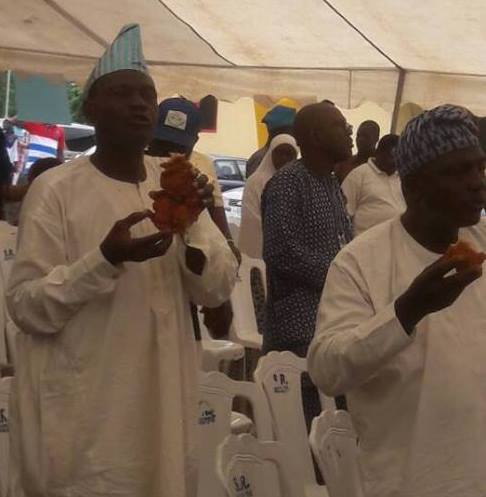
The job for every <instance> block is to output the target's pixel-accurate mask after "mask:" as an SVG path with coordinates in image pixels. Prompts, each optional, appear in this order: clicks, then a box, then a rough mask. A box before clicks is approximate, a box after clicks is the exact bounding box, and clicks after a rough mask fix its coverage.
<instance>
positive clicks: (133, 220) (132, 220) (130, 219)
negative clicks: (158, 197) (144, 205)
mask: <svg viewBox="0 0 486 497" xmlns="http://www.w3.org/2000/svg"><path fill="white" fill-rule="evenodd" d="M151 215H152V212H151V211H149V210H148V209H147V210H145V211H139V212H133V213H132V214H130V215H129V216H127V217H126V218H125V219H121V220H120V221H118V224H119V225H122V226H123V227H125V228H131V227H132V226H135V225H136V224H138V223H139V222H141V221H143V220H144V219H147V218H148V217H150V216H151Z"/></svg>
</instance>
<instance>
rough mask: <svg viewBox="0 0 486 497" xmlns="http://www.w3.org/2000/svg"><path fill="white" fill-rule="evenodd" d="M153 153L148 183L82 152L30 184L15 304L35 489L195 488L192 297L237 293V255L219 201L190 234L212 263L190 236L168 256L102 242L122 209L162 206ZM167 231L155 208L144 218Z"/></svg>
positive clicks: (20, 387) (28, 486)
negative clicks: (107, 171)
mask: <svg viewBox="0 0 486 497" xmlns="http://www.w3.org/2000/svg"><path fill="white" fill-rule="evenodd" d="M145 162H146V169H147V179H146V180H145V181H143V182H141V183H139V184H138V185H136V184H130V183H125V182H121V181H117V180H114V179H111V178H109V177H107V176H105V175H104V174H102V173H101V172H100V171H98V170H97V169H96V168H95V167H94V166H93V165H92V163H91V161H90V160H89V158H81V159H79V160H75V161H73V162H71V163H69V164H68V165H66V166H62V167H58V168H55V169H53V170H51V171H48V172H46V173H44V174H43V175H42V176H41V177H40V178H38V179H37V180H36V181H35V182H34V184H33V186H32V188H31V190H30V191H29V193H28V195H27V197H26V200H25V204H24V207H23V211H22V220H21V223H20V229H19V250H18V253H17V259H16V262H15V266H14V268H13V271H12V275H11V280H10V284H9V290H8V305H9V309H10V311H11V314H12V317H13V319H14V320H15V321H16V322H17V324H18V325H19V327H20V328H21V329H22V331H23V332H24V333H21V334H20V336H19V340H18V350H19V367H18V369H17V375H16V378H15V386H14V399H13V402H12V415H11V429H12V432H13V435H14V438H13V441H14V448H13V449H14V451H13V456H14V459H15V462H16V465H17V466H19V467H20V475H19V480H16V481H15V482H14V485H19V484H20V485H21V486H22V487H23V492H25V494H26V495H27V496H34V495H35V496H49V497H57V496H59V497H61V496H62V497H65V496H71V497H81V496H82V497H92V496H97V497H98V496H99V497H101V496H108V495H109V496H120V497H125V496H126V497H192V496H194V495H195V486H196V483H197V475H196V472H197V460H196V457H195V456H196V447H195V445H196V431H195V428H196V411H197V386H196V373H197V359H196V352H195V343H194V335H193V329H192V323H191V317H190V310H189V301H190V300H191V301H193V302H195V303H197V304H201V305H206V306H217V305H219V304H221V303H222V302H225V301H226V300H227V299H228V297H229V295H230V291H231V288H232V285H233V282H234V279H235V276H236V267H237V262H236V260H235V257H234V255H233V253H232V252H231V250H230V248H229V247H228V245H227V243H226V240H225V239H224V237H223V236H222V235H221V233H220V232H219V230H218V229H217V228H216V226H215V225H214V224H213V222H212V221H211V220H210V218H209V215H208V213H207V212H206V211H205V212H203V213H202V214H201V216H200V218H199V221H198V222H197V223H196V224H195V225H194V226H192V227H191V228H190V229H189V231H188V233H187V236H186V243H187V244H188V245H191V246H192V247H196V248H199V249H200V250H202V251H203V252H204V254H205V256H206V264H205V267H204V271H203V274H202V275H201V276H196V275H195V274H193V273H192V272H191V271H190V270H189V269H187V267H186V265H185V247H184V244H183V242H182V240H181V239H180V238H177V237H175V238H174V241H173V243H172V246H171V248H170V249H169V251H168V252H167V254H166V255H165V256H164V257H161V258H158V259H152V260H149V261H146V262H143V263H125V264H123V266H121V267H114V266H112V265H111V264H110V263H108V262H107V261H106V260H105V259H104V257H103V255H102V253H101V251H100V249H99V245H100V243H101V241H102V240H103V239H104V237H105V236H106V235H107V233H108V232H109V230H110V229H111V227H112V226H113V224H114V222H115V221H117V220H119V219H122V218H124V217H126V216H127V215H129V214H130V213H132V212H134V211H140V210H144V209H147V208H150V207H151V204H152V200H151V199H150V198H149V192H150V191H151V190H154V189H158V188H159V180H160V168H159V167H158V161H157V160H156V159H153V158H148V157H147V158H146V161H145ZM154 232H156V229H155V228H154V226H153V225H152V223H151V222H150V221H149V220H146V221H143V222H142V223H140V224H138V225H136V226H135V227H134V228H133V229H132V234H133V236H136V237H140V236H145V235H148V234H152V233H154ZM15 490H16V491H18V488H16V489H15ZM21 494H22V492H20V495H21ZM15 497H17V496H15Z"/></svg>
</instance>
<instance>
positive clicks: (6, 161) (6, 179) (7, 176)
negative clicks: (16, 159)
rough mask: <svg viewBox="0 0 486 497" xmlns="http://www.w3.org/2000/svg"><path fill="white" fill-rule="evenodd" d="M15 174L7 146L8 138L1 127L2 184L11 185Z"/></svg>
mask: <svg viewBox="0 0 486 497" xmlns="http://www.w3.org/2000/svg"><path fill="white" fill-rule="evenodd" d="M12 174H13V165H12V162H11V161H10V156H9V154H8V148H7V138H6V136H5V133H4V132H3V130H2V129H0V185H1V186H5V185H10V182H11V180H12Z"/></svg>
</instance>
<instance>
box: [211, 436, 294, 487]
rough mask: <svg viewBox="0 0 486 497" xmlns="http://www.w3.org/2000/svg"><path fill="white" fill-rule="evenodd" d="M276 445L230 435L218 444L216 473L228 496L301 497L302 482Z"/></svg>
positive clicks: (278, 445) (279, 446) (275, 443)
mask: <svg viewBox="0 0 486 497" xmlns="http://www.w3.org/2000/svg"><path fill="white" fill-rule="evenodd" d="M290 461H291V459H290V458H289V457H288V454H287V452H286V450H285V447H284V446H283V445H282V444H280V443H279V442H262V441H260V440H257V439H256V438H254V437H252V436H251V435H248V434H244V435H238V436H236V435H230V436H228V437H227V438H226V439H225V440H224V442H223V443H222V444H221V445H220V447H219V449H218V454H217V472H218V476H219V478H220V480H221V482H222V483H223V485H224V488H225V489H226V492H227V494H228V495H229V496H230V497H302V489H303V486H302V482H301V481H299V478H298V476H297V475H295V474H294V473H293V468H292V465H291V463H290Z"/></svg>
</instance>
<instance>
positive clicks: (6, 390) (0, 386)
mask: <svg viewBox="0 0 486 497" xmlns="http://www.w3.org/2000/svg"><path fill="white" fill-rule="evenodd" d="M11 386H12V378H1V379H0V497H6V495H7V489H8V481H9V456H10V440H9V426H8V417H9V398H10V389H11Z"/></svg>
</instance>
